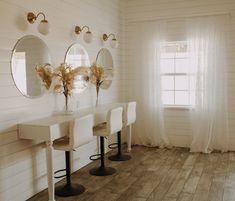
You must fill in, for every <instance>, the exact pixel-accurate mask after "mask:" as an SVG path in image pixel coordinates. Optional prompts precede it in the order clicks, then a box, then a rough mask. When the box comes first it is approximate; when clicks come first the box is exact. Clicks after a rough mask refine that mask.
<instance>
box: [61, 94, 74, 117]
mask: <svg viewBox="0 0 235 201" xmlns="http://www.w3.org/2000/svg"><path fill="white" fill-rule="evenodd" d="M72 99H73V97H71V96H65V95H64V100H65V105H64V108H63V114H65V115H70V114H73V113H74V110H73V105H72Z"/></svg>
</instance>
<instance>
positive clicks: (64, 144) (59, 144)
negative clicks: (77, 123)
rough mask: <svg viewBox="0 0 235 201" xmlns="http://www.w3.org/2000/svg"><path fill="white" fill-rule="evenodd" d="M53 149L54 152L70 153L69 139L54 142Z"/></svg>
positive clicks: (64, 138)
mask: <svg viewBox="0 0 235 201" xmlns="http://www.w3.org/2000/svg"><path fill="white" fill-rule="evenodd" d="M53 147H54V149H56V150H63V151H70V150H71V148H70V146H69V137H68V136H64V137H62V138H59V139H56V140H54V142H53Z"/></svg>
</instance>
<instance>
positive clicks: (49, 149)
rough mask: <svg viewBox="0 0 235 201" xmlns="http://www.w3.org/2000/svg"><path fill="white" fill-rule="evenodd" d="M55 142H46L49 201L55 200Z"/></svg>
mask: <svg viewBox="0 0 235 201" xmlns="http://www.w3.org/2000/svg"><path fill="white" fill-rule="evenodd" d="M52 144H53V142H51V141H47V142H46V158H47V183H48V194H49V201H55V186H54V167H53V147H52Z"/></svg>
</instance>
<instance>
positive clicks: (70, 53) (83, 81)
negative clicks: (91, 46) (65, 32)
mask: <svg viewBox="0 0 235 201" xmlns="http://www.w3.org/2000/svg"><path fill="white" fill-rule="evenodd" d="M65 63H67V64H68V65H69V66H72V67H73V68H76V67H79V68H80V70H81V71H80V72H81V75H78V76H77V77H76V79H75V81H74V90H73V93H82V92H83V91H84V90H85V89H86V88H87V86H88V82H87V80H88V79H87V76H88V71H89V67H90V60H89V56H88V53H87V51H86V49H85V48H84V47H83V46H81V45H80V44H78V43H75V44H72V45H71V46H70V47H69V48H68V50H67V52H66V55H65Z"/></svg>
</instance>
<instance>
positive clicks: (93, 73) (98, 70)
mask: <svg viewBox="0 0 235 201" xmlns="http://www.w3.org/2000/svg"><path fill="white" fill-rule="evenodd" d="M105 80H106V75H105V71H104V68H103V67H102V66H98V65H97V64H96V63H93V64H92V66H91V67H90V75H89V81H90V82H91V83H92V84H94V85H95V86H96V105H98V97H99V91H100V86H101V85H102V83H103V82H104V81H105Z"/></svg>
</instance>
